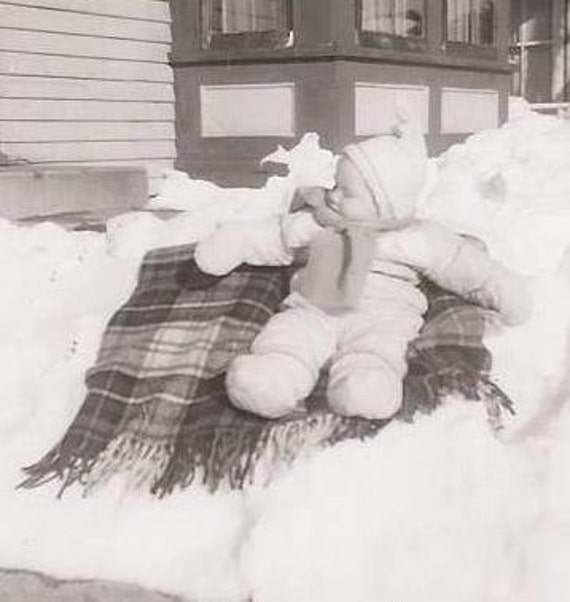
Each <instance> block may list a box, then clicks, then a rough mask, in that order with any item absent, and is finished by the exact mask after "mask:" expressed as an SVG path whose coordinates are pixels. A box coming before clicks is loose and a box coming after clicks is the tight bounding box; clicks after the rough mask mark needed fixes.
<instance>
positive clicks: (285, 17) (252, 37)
mask: <svg viewBox="0 0 570 602" xmlns="http://www.w3.org/2000/svg"><path fill="white" fill-rule="evenodd" d="M207 3H208V0H201V1H200V23H201V28H202V48H203V49H204V50H254V49H259V48H261V49H276V48H285V47H286V46H288V45H289V43H290V35H291V32H292V31H293V2H292V0H281V10H280V11H279V22H278V29H275V30H270V31H248V32H243V33H221V32H219V33H217V32H213V33H212V32H211V30H210V14H209V12H208V11H207V10H206V8H205V4H207Z"/></svg>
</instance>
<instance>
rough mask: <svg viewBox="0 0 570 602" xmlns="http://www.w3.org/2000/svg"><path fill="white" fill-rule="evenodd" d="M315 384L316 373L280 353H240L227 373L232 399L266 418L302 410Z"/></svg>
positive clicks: (290, 356)
mask: <svg viewBox="0 0 570 602" xmlns="http://www.w3.org/2000/svg"><path fill="white" fill-rule="evenodd" d="M314 386H315V376H314V374H313V373H312V372H311V371H310V370H309V369H308V368H307V366H306V365H305V364H304V363H303V362H302V361H299V360H297V359H295V357H293V356H292V355H288V354H282V353H277V352H270V353H263V354H250V355H241V356H238V357H236V358H235V360H234V361H233V362H232V364H231V365H230V368H229V370H228V373H227V375H226V388H227V392H228V396H229V398H230V401H231V402H232V403H233V404H234V405H235V406H236V407H238V408H240V409H242V410H246V411H248V412H252V413H254V414H258V415H260V416H264V417H265V418H280V417H282V416H286V415H288V414H291V413H293V412H295V411H296V410H298V409H300V407H301V406H300V404H301V402H302V401H303V400H304V399H305V398H306V397H307V396H308V395H309V393H310V392H311V391H312V389H313V387H314Z"/></svg>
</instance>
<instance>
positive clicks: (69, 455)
mask: <svg viewBox="0 0 570 602" xmlns="http://www.w3.org/2000/svg"><path fill="white" fill-rule="evenodd" d="M289 279H290V271H289V269H287V268H259V267H248V266H242V267H241V268H239V269H237V270H235V271H234V272H232V273H231V274H230V275H228V276H226V277H223V278H218V277H214V276H209V275H206V274H204V273H202V272H200V270H199V269H198V268H197V266H196V264H195V263H194V261H193V247H192V246H191V245H185V246H179V247H171V248H166V249H159V250H155V251H152V252H150V253H149V254H147V256H146V257H145V259H144V261H143V264H142V266H141V269H140V272H139V280H138V283H137V286H136V289H135V291H134V293H133V294H132V296H131V297H130V299H129V300H128V301H127V302H126V303H125V304H124V306H122V307H121V308H120V309H119V310H118V311H117V312H116V313H115V315H114V316H113V318H112V319H111V321H110V323H109V324H108V326H107V329H106V332H105V334H104V336H103V340H102V344H101V347H100V350H99V355H98V358H97V361H96V363H95V365H94V366H93V367H92V368H91V369H90V370H89V371H88V372H87V376H86V383H87V391H88V392H87V395H86V398H85V400H84V403H83V405H82V406H81V408H80V409H79V412H78V414H77V416H76V417H75V419H74V420H73V422H72V424H71V425H70V426H69V428H68V430H67V432H66V433H65V434H64V436H63V438H62V439H61V441H60V442H59V444H58V445H56V446H55V448H54V449H52V450H51V451H50V452H49V453H47V454H46V455H45V457H44V458H43V459H41V460H40V461H39V462H38V463H36V464H34V465H33V466H29V467H27V468H26V469H25V472H26V474H27V476H26V479H25V481H24V482H23V483H22V486H23V487H34V486H37V485H40V484H42V483H44V482H46V481H49V480H52V479H59V480H60V482H61V491H60V494H61V493H63V491H64V490H65V489H66V488H67V487H69V486H70V485H72V484H74V483H75V484H79V485H81V486H82V487H83V488H84V491H85V492H86V493H87V492H89V491H91V490H92V489H93V488H94V487H96V486H100V485H102V484H104V483H105V482H107V481H108V480H109V479H110V478H111V477H113V476H114V475H116V474H123V476H124V478H128V481H129V483H130V485H131V486H133V487H141V488H144V489H146V490H147V491H150V492H152V493H153V494H155V495H158V496H164V495H165V494H168V493H170V492H172V491H173V490H174V489H176V488H183V487H187V486H188V485H190V484H191V483H192V482H194V481H195V480H197V479H198V480H199V481H200V482H202V483H203V484H205V485H206V486H207V487H209V488H210V489H211V490H215V489H217V488H218V487H219V486H220V485H221V484H226V485H229V486H230V487H232V488H238V487H242V486H243V485H244V484H245V483H246V482H248V481H250V480H251V479H252V478H253V477H254V476H255V475H256V474H258V473H260V472H263V473H264V474H265V476H266V477H267V475H269V474H270V473H271V472H272V471H274V470H275V469H276V467H277V466H278V465H281V464H283V463H285V464H287V463H288V462H290V461H291V460H292V459H294V458H295V457H298V456H299V454H301V453H303V452H304V451H306V450H310V449H314V448H315V447H319V446H324V445H332V444H334V443H336V442H338V441H341V440H343V439H347V438H365V437H370V436H372V435H375V434H376V433H378V432H379V431H380V430H381V429H382V428H383V427H384V426H385V425H386V424H387V423H388V422H389V421H387V420H365V419H360V418H346V417H341V416H337V415H335V414H333V413H331V412H330V411H329V410H328V408H327V404H326V396H325V385H326V374H323V375H322V377H321V379H320V381H319V383H318V384H317V386H316V388H315V390H314V391H313V393H312V394H311V396H310V397H309V399H308V400H307V402H306V408H307V409H306V413H303V414H297V415H294V416H290V417H287V418H283V419H281V420H278V421H270V420H266V419H263V418H261V417H258V416H254V415H251V414H249V413H246V412H243V411H240V410H238V409H236V408H234V407H233V406H232V405H231V404H230V403H229V401H228V399H227V396H226V393H225V389H224V376H225V371H226V368H227V366H228V364H229V362H230V361H231V360H232V358H233V357H234V356H235V355H236V354H239V353H243V352H247V351H248V349H249V346H250V344H251V342H252V340H253V338H254V337H255V336H256V334H257V333H258V332H259V331H260V329H261V328H262V327H263V325H264V324H265V323H266V321H267V320H268V319H269V318H270V316H271V315H272V314H273V313H274V312H275V311H277V310H278V308H279V305H280V303H281V301H282V299H283V298H284V297H285V296H286V295H287V293H288V283H289ZM425 287H426V288H425V292H426V294H427V295H428V299H429V301H430V308H429V311H428V314H427V316H426V323H425V325H424V327H423V329H422V331H421V332H420V335H419V337H418V338H417V339H416V340H415V341H414V342H413V343H412V344H411V345H410V347H409V352H408V362H409V372H408V374H407V376H406V378H405V382H404V391H405V393H404V404H403V408H402V410H401V412H400V413H399V415H398V417H399V418H400V419H404V420H411V419H412V418H413V416H414V414H415V413H416V412H417V411H423V412H429V411H432V410H433V409H434V408H435V407H437V406H438V405H439V403H440V402H441V400H442V399H443V397H444V396H445V395H447V394H448V393H451V392H459V393H462V394H463V396H464V397H465V398H467V399H473V400H474V399H484V400H485V402H486V404H485V405H486V408H487V410H488V413H489V417H490V419H491V421H492V422H493V425H494V427H498V426H500V414H501V408H502V407H508V408H509V409H510V404H509V401H508V399H507V398H506V397H505V396H504V395H503V394H502V393H501V391H500V390H499V389H498V388H497V387H495V386H494V385H493V384H492V383H491V382H490V381H489V379H488V376H487V375H488V371H489V368H490V359H491V358H490V354H489V353H488V351H487V350H486V349H485V347H484V346H483V344H482V335H483V332H484V328H485V322H486V320H487V312H485V311H483V310H481V309H479V308H477V307H474V306H472V305H469V304H467V303H466V302H465V301H462V300H461V299H459V298H458V297H455V296H453V295H451V294H448V293H445V292H444V291H442V290H441V289H438V288H437V287H435V286H434V285H430V284H427V283H426V284H425Z"/></svg>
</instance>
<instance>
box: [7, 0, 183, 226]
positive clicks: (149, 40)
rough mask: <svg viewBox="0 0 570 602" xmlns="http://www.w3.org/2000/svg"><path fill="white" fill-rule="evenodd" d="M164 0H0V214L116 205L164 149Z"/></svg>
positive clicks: (168, 98)
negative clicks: (0, 154)
mask: <svg viewBox="0 0 570 602" xmlns="http://www.w3.org/2000/svg"><path fill="white" fill-rule="evenodd" d="M170 49H171V27H170V11H169V7H168V3H167V2H165V1H163V0H128V2H124V1H122V0H118V1H117V0H9V1H8V0H6V1H5V0H0V151H1V152H2V153H3V154H2V156H1V157H0V165H1V166H0V214H2V215H7V216H9V217H18V216H21V215H29V214H33V213H51V212H54V211H76V210H79V209H81V208H82V207H83V208H85V207H89V208H99V207H103V208H104V207H107V205H109V204H111V205H114V204H118V205H121V206H122V207H125V206H129V205H131V204H140V203H141V202H143V201H144V200H146V195H147V192H148V188H149V185H148V181H149V178H150V188H151V189H152V182H153V177H154V176H155V175H156V174H157V173H158V172H159V171H160V170H161V169H162V168H165V167H172V165H173V161H174V158H175V154H176V152H175V140H174V90H173V75H172V69H171V68H170V66H169V65H168V56H169V52H170Z"/></svg>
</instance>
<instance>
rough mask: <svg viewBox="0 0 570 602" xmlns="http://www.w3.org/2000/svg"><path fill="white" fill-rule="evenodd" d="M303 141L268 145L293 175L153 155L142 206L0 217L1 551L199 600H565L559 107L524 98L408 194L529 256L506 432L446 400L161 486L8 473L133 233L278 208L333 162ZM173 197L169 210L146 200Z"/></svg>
mask: <svg viewBox="0 0 570 602" xmlns="http://www.w3.org/2000/svg"><path fill="white" fill-rule="evenodd" d="M305 145H306V146H305V150H304V151H303V152H299V151H297V152H296V153H293V154H292V155H291V154H288V153H287V152H286V151H283V150H282V149H281V150H280V151H278V154H277V155H276V157H275V156H274V157H273V159H275V158H277V159H279V160H283V161H286V162H289V163H290V166H291V169H292V171H293V172H296V174H297V176H296V175H295V174H293V175H292V176H290V177H289V178H276V179H273V180H272V181H271V182H270V183H269V184H268V186H267V187H266V188H265V189H261V190H258V191H255V192H254V191H248V190H232V191H225V190H224V189H220V188H218V187H216V186H214V185H212V184H210V183H207V182H196V181H191V180H189V179H188V178H187V177H185V176H183V175H182V174H178V173H176V172H175V173H169V174H167V177H166V178H165V179H164V182H163V186H162V190H161V192H160V194H159V196H158V197H157V198H156V199H155V200H153V202H152V203H151V205H152V209H154V210H155V212H153V213H151V212H137V213H129V214H125V215H123V216H120V217H118V218H114V219H113V220H112V221H111V222H110V223H109V228H108V233H107V235H104V234H100V233H89V232H72V231H67V230H64V229H63V228H61V227H59V226H56V225H53V224H40V225H36V226H33V227H29V226H17V225H15V224H12V223H9V222H7V221H0V251H1V252H0V281H1V282H2V283H3V287H2V295H1V297H0V307H1V311H0V333H1V335H2V337H1V339H0V341H1V343H0V359H1V360H2V361H0V366H1V368H0V383H1V385H2V405H1V406H0V509H1V512H0V566H4V567H17V568H26V569H33V570H42V571H46V572H48V573H50V574H52V575H54V576H56V577H62V578H71V577H86V578H97V577H98V578H106V579H117V580H123V581H130V582H135V583H138V584H140V585H143V586H147V587H152V588H158V589H162V590H164V591H165V592H170V593H174V594H182V595H185V596H188V598H193V599H196V600H200V602H202V601H206V600H207V601H211V600H216V601H221V602H234V601H235V602H241V601H244V600H246V599H247V598H248V597H253V599H254V600H255V602H305V601H306V602H337V601H338V602H346V601H347V600H351V601H353V602H394V601H399V602H400V601H401V602H431V601H432V600H438V601H440V602H487V601H489V602H490V601H493V602H515V601H516V602H538V601H540V602H549V601H552V602H554V601H556V602H558V601H559V600H564V599H570V576H569V575H568V571H567V569H566V562H567V560H566V559H567V558H568V556H569V553H570V515H569V511H568V508H570V406H569V405H568V404H566V400H567V398H568V386H569V383H568V382H567V381H568V378H570V377H569V376H567V374H566V372H567V371H566V370H565V366H566V364H567V362H568V348H569V347H568V343H569V342H570V339H569V338H568V336H569V333H570V328H569V321H570V303H569V300H570V255H569V254H566V255H565V254H564V252H565V249H566V244H567V242H566V240H567V239H566V236H567V234H566V233H567V232H568V227H567V226H568V220H569V219H570V202H569V201H570V177H569V174H570V164H569V163H570V152H569V151H570V122H565V121H562V120H557V119H554V118H550V117H541V116H536V115H533V114H529V113H526V112H524V111H521V112H520V115H518V117H517V119H516V120H513V121H511V122H510V123H508V124H507V125H506V126H504V127H503V128H501V129H499V130H496V131H488V132H483V133H480V134H477V135H475V136H473V137H471V138H470V139H469V140H468V141H467V142H466V143H465V144H463V145H459V146H456V147H454V148H452V149H451V150H450V151H449V152H448V153H446V154H445V155H444V156H443V157H441V158H439V159H438V160H437V161H434V163H433V166H432V167H433V174H434V177H433V182H432V183H431V186H430V188H429V190H427V191H426V194H425V198H424V203H423V206H422V212H423V213H424V215H426V216H428V215H429V216H431V217H434V218H437V219H440V220H442V221H444V222H446V223H448V224H449V225H450V226H452V227H454V228H455V229H457V230H460V231H464V232H467V233H470V234H474V235H477V236H479V237H481V238H482V239H483V240H484V241H485V242H486V244H487V245H488V246H489V249H490V250H491V252H492V253H494V254H495V255H496V256H497V257H498V258H499V259H501V260H503V261H504V262H505V263H507V264H509V265H511V267H513V268H515V269H518V270H520V271H522V272H524V273H525V274H528V275H529V277H530V284H531V286H532V290H533V294H534V296H535V311H534V315H533V318H532V320H531V321H530V322H529V323H528V324H526V325H523V326H521V327H518V328H516V329H512V330H510V331H508V332H505V333H502V334H495V335H492V336H490V337H489V340H488V344H489V345H490V347H491V348H492V350H493V353H494V362H495V373H496V374H495V376H496V378H497V381H498V382H499V383H500V384H501V385H502V386H503V387H504V388H505V390H506V391H507V392H508V393H509V394H510V395H511V396H512V398H513V399H514V401H515V403H516V406H517V410H518V414H517V416H516V417H515V418H514V419H512V420H511V421H510V422H509V423H508V424H507V429H506V431H505V432H504V433H503V435H502V437H500V438H497V437H495V436H493V435H492V433H491V432H490V430H489V429H488V428H487V425H486V422H485V416H484V412H482V410H481V408H480V407H479V406H478V405H477V404H469V403H465V402H461V401H459V400H455V399H449V400H448V401H447V402H446V405H445V407H444V408H443V409H442V410H441V411H439V412H437V413H436V414H434V415H432V416H428V417H421V418H419V419H418V420H417V421H416V422H415V423H414V424H404V423H393V424H391V425H390V426H388V427H387V428H386V429H385V430H384V431H383V432H382V434H381V436H379V437H377V438H376V439H375V440H372V441H368V442H365V443H362V442H354V441H352V442H345V443H342V444H339V445H337V446H335V447H334V448H332V449H329V450H326V451H323V452H320V453H318V454H315V455H313V456H311V457H309V458H307V459H304V460H303V461H302V462H300V463H299V464H298V465H297V466H295V467H294V468H293V469H292V470H290V471H288V472H287V473H286V474H283V475H282V476H281V477H279V479H277V480H276V481H275V482H274V483H272V484H271V485H270V486H268V487H267V488H260V487H259V488H258V487H256V488H251V489H248V490H247V491H244V492H240V493H235V492H234V493H229V492H222V493H218V494H216V495H210V494H208V493H207V492H205V491H203V490H201V489H200V488H199V487H196V488H194V489H190V490H187V491H185V492H182V493H178V494H175V495H173V496H172V497H171V498H168V499H166V500H161V501H157V500H153V499H149V498H146V497H141V496H136V495H127V496H125V495H124V494H122V493H121V492H120V491H119V490H118V489H117V490H115V489H113V490H111V489H110V490H108V491H104V492H102V493H100V494H98V495H96V496H93V497H89V498H83V497H80V496H79V494H77V493H73V492H71V493H69V494H67V495H66V496H65V497H64V498H63V499H62V500H58V499H56V498H55V493H56V491H57V488H56V485H55V484H50V485H46V486H45V487H43V488H40V489H37V490H33V491H20V490H15V489H14V486H15V484H16V483H17V482H18V480H19V479H20V468H21V467H22V466H23V465H26V464H27V463H30V462H33V461H35V460H37V458H38V457H39V456H40V455H41V454H42V453H44V452H45V451H46V450H47V449H48V448H50V447H51V445H53V444H54V443H55V442H56V441H57V440H58V439H59V437H60V436H61V434H62V433H63V431H64V429H65V428H66V426H67V425H68V424H69V422H70V421H71V419H72V418H73V416H74V414H75V412H76V411H77V409H78V407H79V406H80V404H81V402H82V396H83V393H84V385H83V372H84V370H85V369H86V368H87V367H88V366H89V365H90V364H91V363H92V362H93V360H94V358H95V353H96V350H97V346H98V343H99V341H100V337H101V334H102V332H103V329H104V327H105V323H106V321H107V320H108V319H109V317H110V316H111V315H112V313H113V311H114V310H115V309H116V308H117V307H118V305H119V304H120V303H121V302H123V301H124V300H125V299H126V298H127V297H128V295H129V293H130V291H131V290H132V288H133V286H134V282H135V278H136V274H137V268H138V265H139V261H140V258H141V257H142V254H143V253H144V252H145V250H147V249H149V248H152V247H156V246H161V245H165V244H178V243H184V242H189V241H191V240H198V239H200V238H201V237H202V236H205V235H207V233H208V232H210V231H211V229H212V228H213V227H215V224H216V223H219V222H220V221H223V220H226V219H234V218H235V217H236V215H237V216H242V217H243V216H244V215H246V214H247V215H250V213H249V212H251V214H252V215H260V214H267V213H265V212H268V213H271V212H281V211H284V210H286V206H287V199H288V198H289V196H288V195H290V190H291V185H292V182H296V183H298V182H301V181H302V182H304V183H310V181H311V179H313V178H314V179H315V181H322V179H320V178H325V179H326V177H327V173H328V172H327V170H328V169H329V168H330V165H331V163H330V161H331V160H332V159H331V156H330V154H329V155H326V154H322V152H321V151H319V149H318V148H317V146H316V145H315V140H314V138H313V139H311V138H310V137H309V138H308V139H307V140H306V141H305ZM296 166H299V167H296ZM309 168H310V169H309ZM297 169H298V170H299V171H296V170H297ZM295 177H298V179H297V180H296V181H295V179H294V178H295ZM251 199H253V200H251ZM173 208H177V209H180V208H183V209H184V212H183V213H181V214H178V215H176V216H175V217H171V219H168V220H167V219H165V217H164V216H163V217H160V215H161V214H160V212H157V211H156V210H162V211H165V210H166V209H173Z"/></svg>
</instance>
